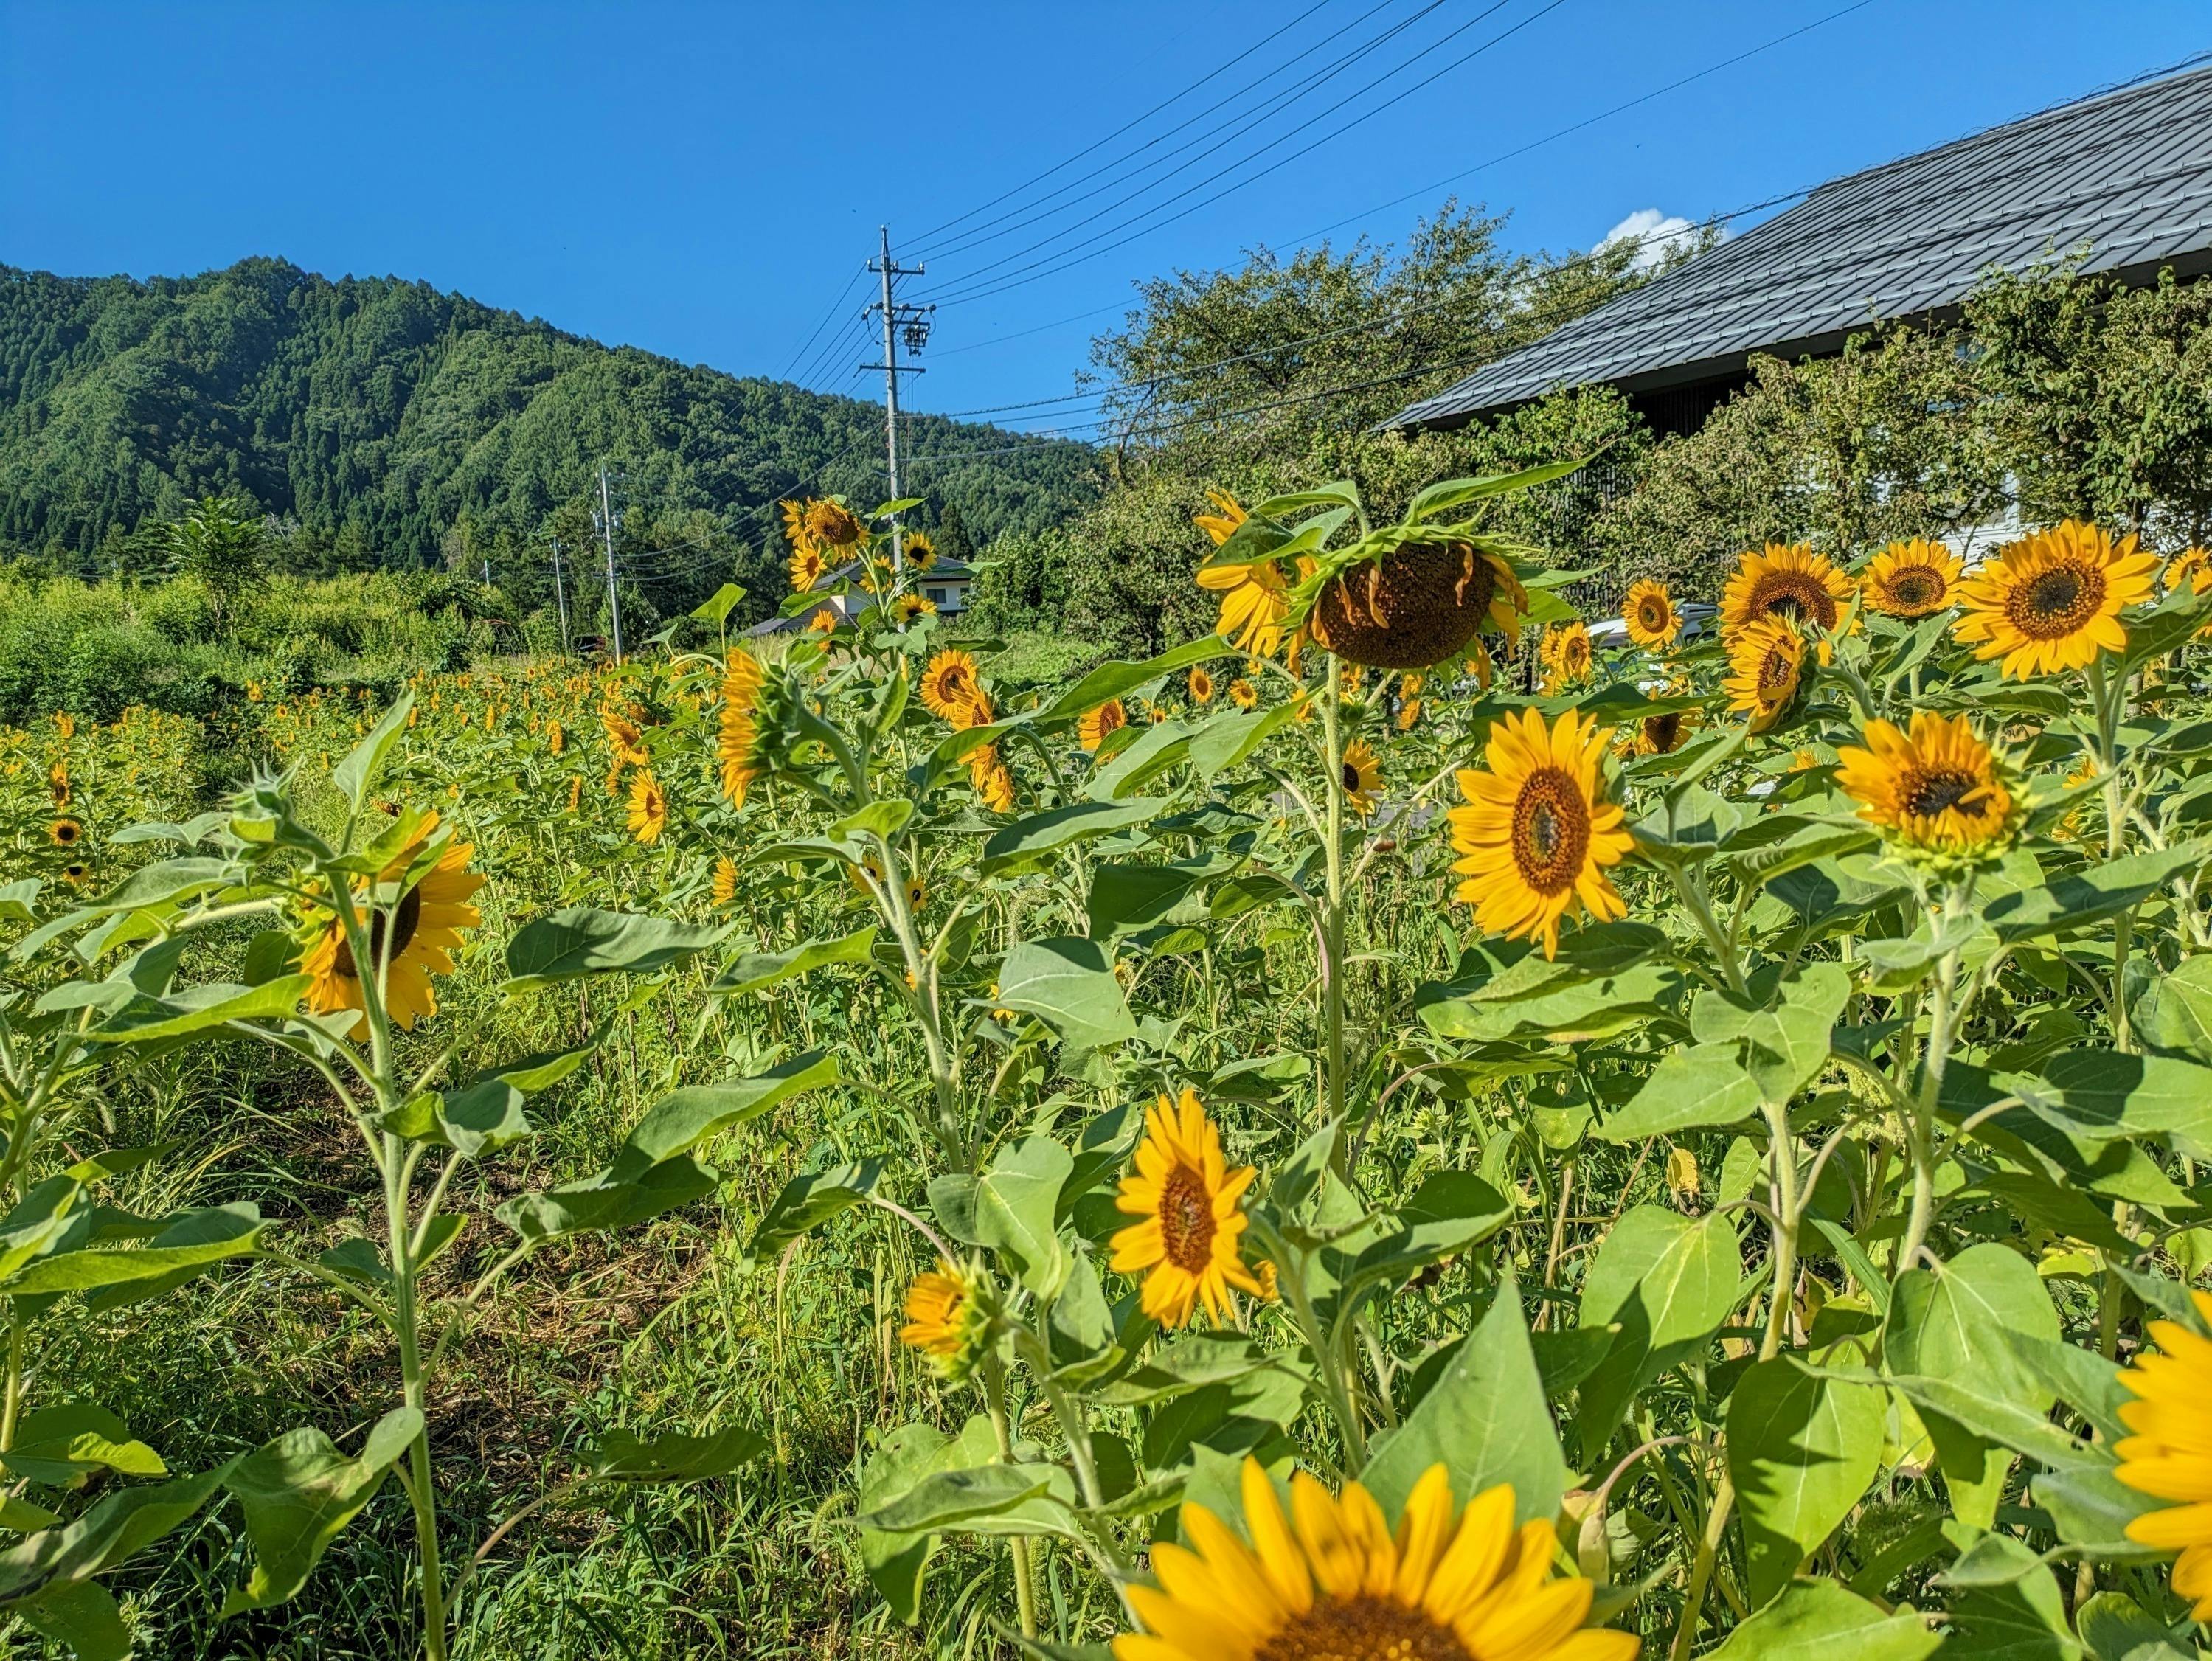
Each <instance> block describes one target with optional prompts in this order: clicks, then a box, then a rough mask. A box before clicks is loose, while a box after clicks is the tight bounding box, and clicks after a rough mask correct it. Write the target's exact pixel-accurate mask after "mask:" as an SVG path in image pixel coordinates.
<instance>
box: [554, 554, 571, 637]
mask: <svg viewBox="0 0 2212 1661" xmlns="http://www.w3.org/2000/svg"><path fill="white" fill-rule="evenodd" d="M553 603H554V604H555V605H557V606H559V607H560V608H561V655H562V657H564V658H565V657H567V656H568V591H567V590H566V589H564V588H562V586H561V538H558V537H555V538H553Z"/></svg>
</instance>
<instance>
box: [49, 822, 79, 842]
mask: <svg viewBox="0 0 2212 1661" xmlns="http://www.w3.org/2000/svg"><path fill="white" fill-rule="evenodd" d="M82 834H83V833H82V831H80V830H79V829H78V826H77V822H76V820H75V819H56V820H55V821H54V842H55V844H56V845H57V846H58V847H62V848H67V847H68V846H69V845H70V843H73V842H75V841H76V839H77V837H79V836H81V835H82Z"/></svg>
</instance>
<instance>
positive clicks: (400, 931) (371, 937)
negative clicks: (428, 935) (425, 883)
mask: <svg viewBox="0 0 2212 1661" xmlns="http://www.w3.org/2000/svg"><path fill="white" fill-rule="evenodd" d="M421 926H422V889H421V888H419V887H416V888H410V889H409V890H408V891H406V893H405V894H404V895H402V896H401V897H400V901H399V904H398V905H396V906H394V907H393V908H392V910H390V911H389V912H385V911H372V912H370V913H369V915H368V956H369V961H370V962H372V963H398V961H399V954H400V953H401V952H404V951H405V950H406V949H407V944H408V942H409V941H410V940H413V939H414V938H415V931H416V929H417V928H420V927H421ZM387 929H388V930H389V932H390V933H391V934H392V946H391V950H390V952H389V954H388V955H387V953H386V949H385V945H384V936H385V934H386V932H387ZM337 971H338V973H339V974H341V975H343V976H344V977H346V978H347V979H348V980H349V981H357V980H359V979H360V978H361V969H360V966H359V965H358V964H356V963H355V962H354V957H353V945H352V943H351V942H350V941H348V940H340V941H339V942H338V956H337Z"/></svg>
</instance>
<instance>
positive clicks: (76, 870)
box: [62, 860, 92, 888]
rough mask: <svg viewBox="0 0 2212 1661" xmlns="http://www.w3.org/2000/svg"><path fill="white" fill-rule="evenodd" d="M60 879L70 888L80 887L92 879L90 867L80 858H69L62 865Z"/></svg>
mask: <svg viewBox="0 0 2212 1661" xmlns="http://www.w3.org/2000/svg"><path fill="white" fill-rule="evenodd" d="M62 880H63V881H64V882H65V883H67V884H68V885H70V887H72V888H82V887H83V886H84V885H85V884H87V883H88V882H90V881H91V880H92V867H90V866H88V865H87V864H86V863H85V862H84V861H82V860H71V861H70V862H69V863H68V864H67V865H65V866H64V867H62Z"/></svg>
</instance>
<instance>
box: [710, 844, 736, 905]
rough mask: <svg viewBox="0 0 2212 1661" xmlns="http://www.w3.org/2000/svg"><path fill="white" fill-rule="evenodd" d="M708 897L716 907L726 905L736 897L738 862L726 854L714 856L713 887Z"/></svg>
mask: <svg viewBox="0 0 2212 1661" xmlns="http://www.w3.org/2000/svg"><path fill="white" fill-rule="evenodd" d="M709 897H710V898H711V899H712V900H713V901H714V904H716V905H728V904H731V903H732V901H734V900H735V899H736V898H737V897H738V862H737V861H735V860H733V859H732V858H731V857H730V856H729V855H727V854H717V855H715V856H714V887H713V889H712V890H711V891H710V893H709Z"/></svg>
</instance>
